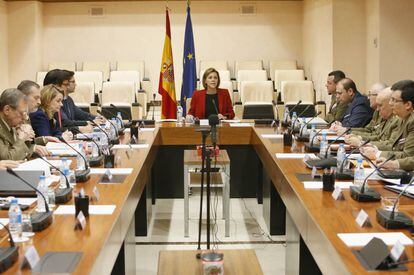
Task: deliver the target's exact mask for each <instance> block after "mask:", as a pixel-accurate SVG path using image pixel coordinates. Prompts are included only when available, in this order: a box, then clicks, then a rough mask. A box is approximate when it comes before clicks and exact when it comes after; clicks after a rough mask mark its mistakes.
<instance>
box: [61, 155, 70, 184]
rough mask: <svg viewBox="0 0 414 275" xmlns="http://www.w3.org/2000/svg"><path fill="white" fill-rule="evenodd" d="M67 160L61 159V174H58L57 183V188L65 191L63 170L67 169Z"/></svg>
mask: <svg viewBox="0 0 414 275" xmlns="http://www.w3.org/2000/svg"><path fill="white" fill-rule="evenodd" d="M67 163H68V159H67V158H64V157H63V158H62V159H61V162H60V171H61V172H62V173H61V174H60V182H59V188H61V189H65V188H66V178H65V175H64V174H65V170H66V169H68V164H67Z"/></svg>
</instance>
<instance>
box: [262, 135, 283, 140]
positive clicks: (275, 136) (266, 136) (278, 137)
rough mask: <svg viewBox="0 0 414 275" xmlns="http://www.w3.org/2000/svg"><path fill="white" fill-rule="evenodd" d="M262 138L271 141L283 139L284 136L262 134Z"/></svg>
mask: <svg viewBox="0 0 414 275" xmlns="http://www.w3.org/2000/svg"><path fill="white" fill-rule="evenodd" d="M262 138H269V139H282V138H283V135H282V134H262Z"/></svg>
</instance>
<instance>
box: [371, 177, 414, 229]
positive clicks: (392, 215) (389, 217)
mask: <svg viewBox="0 0 414 275" xmlns="http://www.w3.org/2000/svg"><path fill="white" fill-rule="evenodd" d="M413 181H414V178H412V179H411V180H410V182H409V183H408V184H407V185H406V186H405V187H404V189H403V190H402V191H401V192H400V193H399V194H398V196H397V198H396V199H395V202H394V205H393V206H392V210H391V211H389V210H386V209H382V208H378V209H377V210H376V212H377V221H378V223H379V224H381V225H382V226H383V227H385V228H386V229H402V228H411V227H412V226H413V220H412V219H411V218H410V217H408V216H407V215H406V214H404V213H402V212H396V208H397V203H398V201H399V200H400V198H401V196H402V195H403V194H404V193H405V191H407V189H408V187H410V186H412V184H413Z"/></svg>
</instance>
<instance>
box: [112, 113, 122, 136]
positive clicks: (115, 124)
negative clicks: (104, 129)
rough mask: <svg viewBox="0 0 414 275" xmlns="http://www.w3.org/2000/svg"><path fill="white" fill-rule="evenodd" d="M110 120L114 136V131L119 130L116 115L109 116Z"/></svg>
mask: <svg viewBox="0 0 414 275" xmlns="http://www.w3.org/2000/svg"><path fill="white" fill-rule="evenodd" d="M111 122H112V125H111V127H112V130H113V131H114V132H115V134H114V137H116V132H117V131H118V130H120V129H121V128H120V127H119V125H118V120H117V119H116V117H113V118H111ZM115 128H116V130H115Z"/></svg>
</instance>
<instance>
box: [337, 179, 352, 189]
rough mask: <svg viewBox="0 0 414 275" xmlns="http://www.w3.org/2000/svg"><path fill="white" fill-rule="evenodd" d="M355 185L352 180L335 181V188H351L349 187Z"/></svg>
mask: <svg viewBox="0 0 414 275" xmlns="http://www.w3.org/2000/svg"><path fill="white" fill-rule="evenodd" d="M351 185H353V183H352V181H337V182H335V188H336V187H338V188H340V189H349V187H350V186H351Z"/></svg>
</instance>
